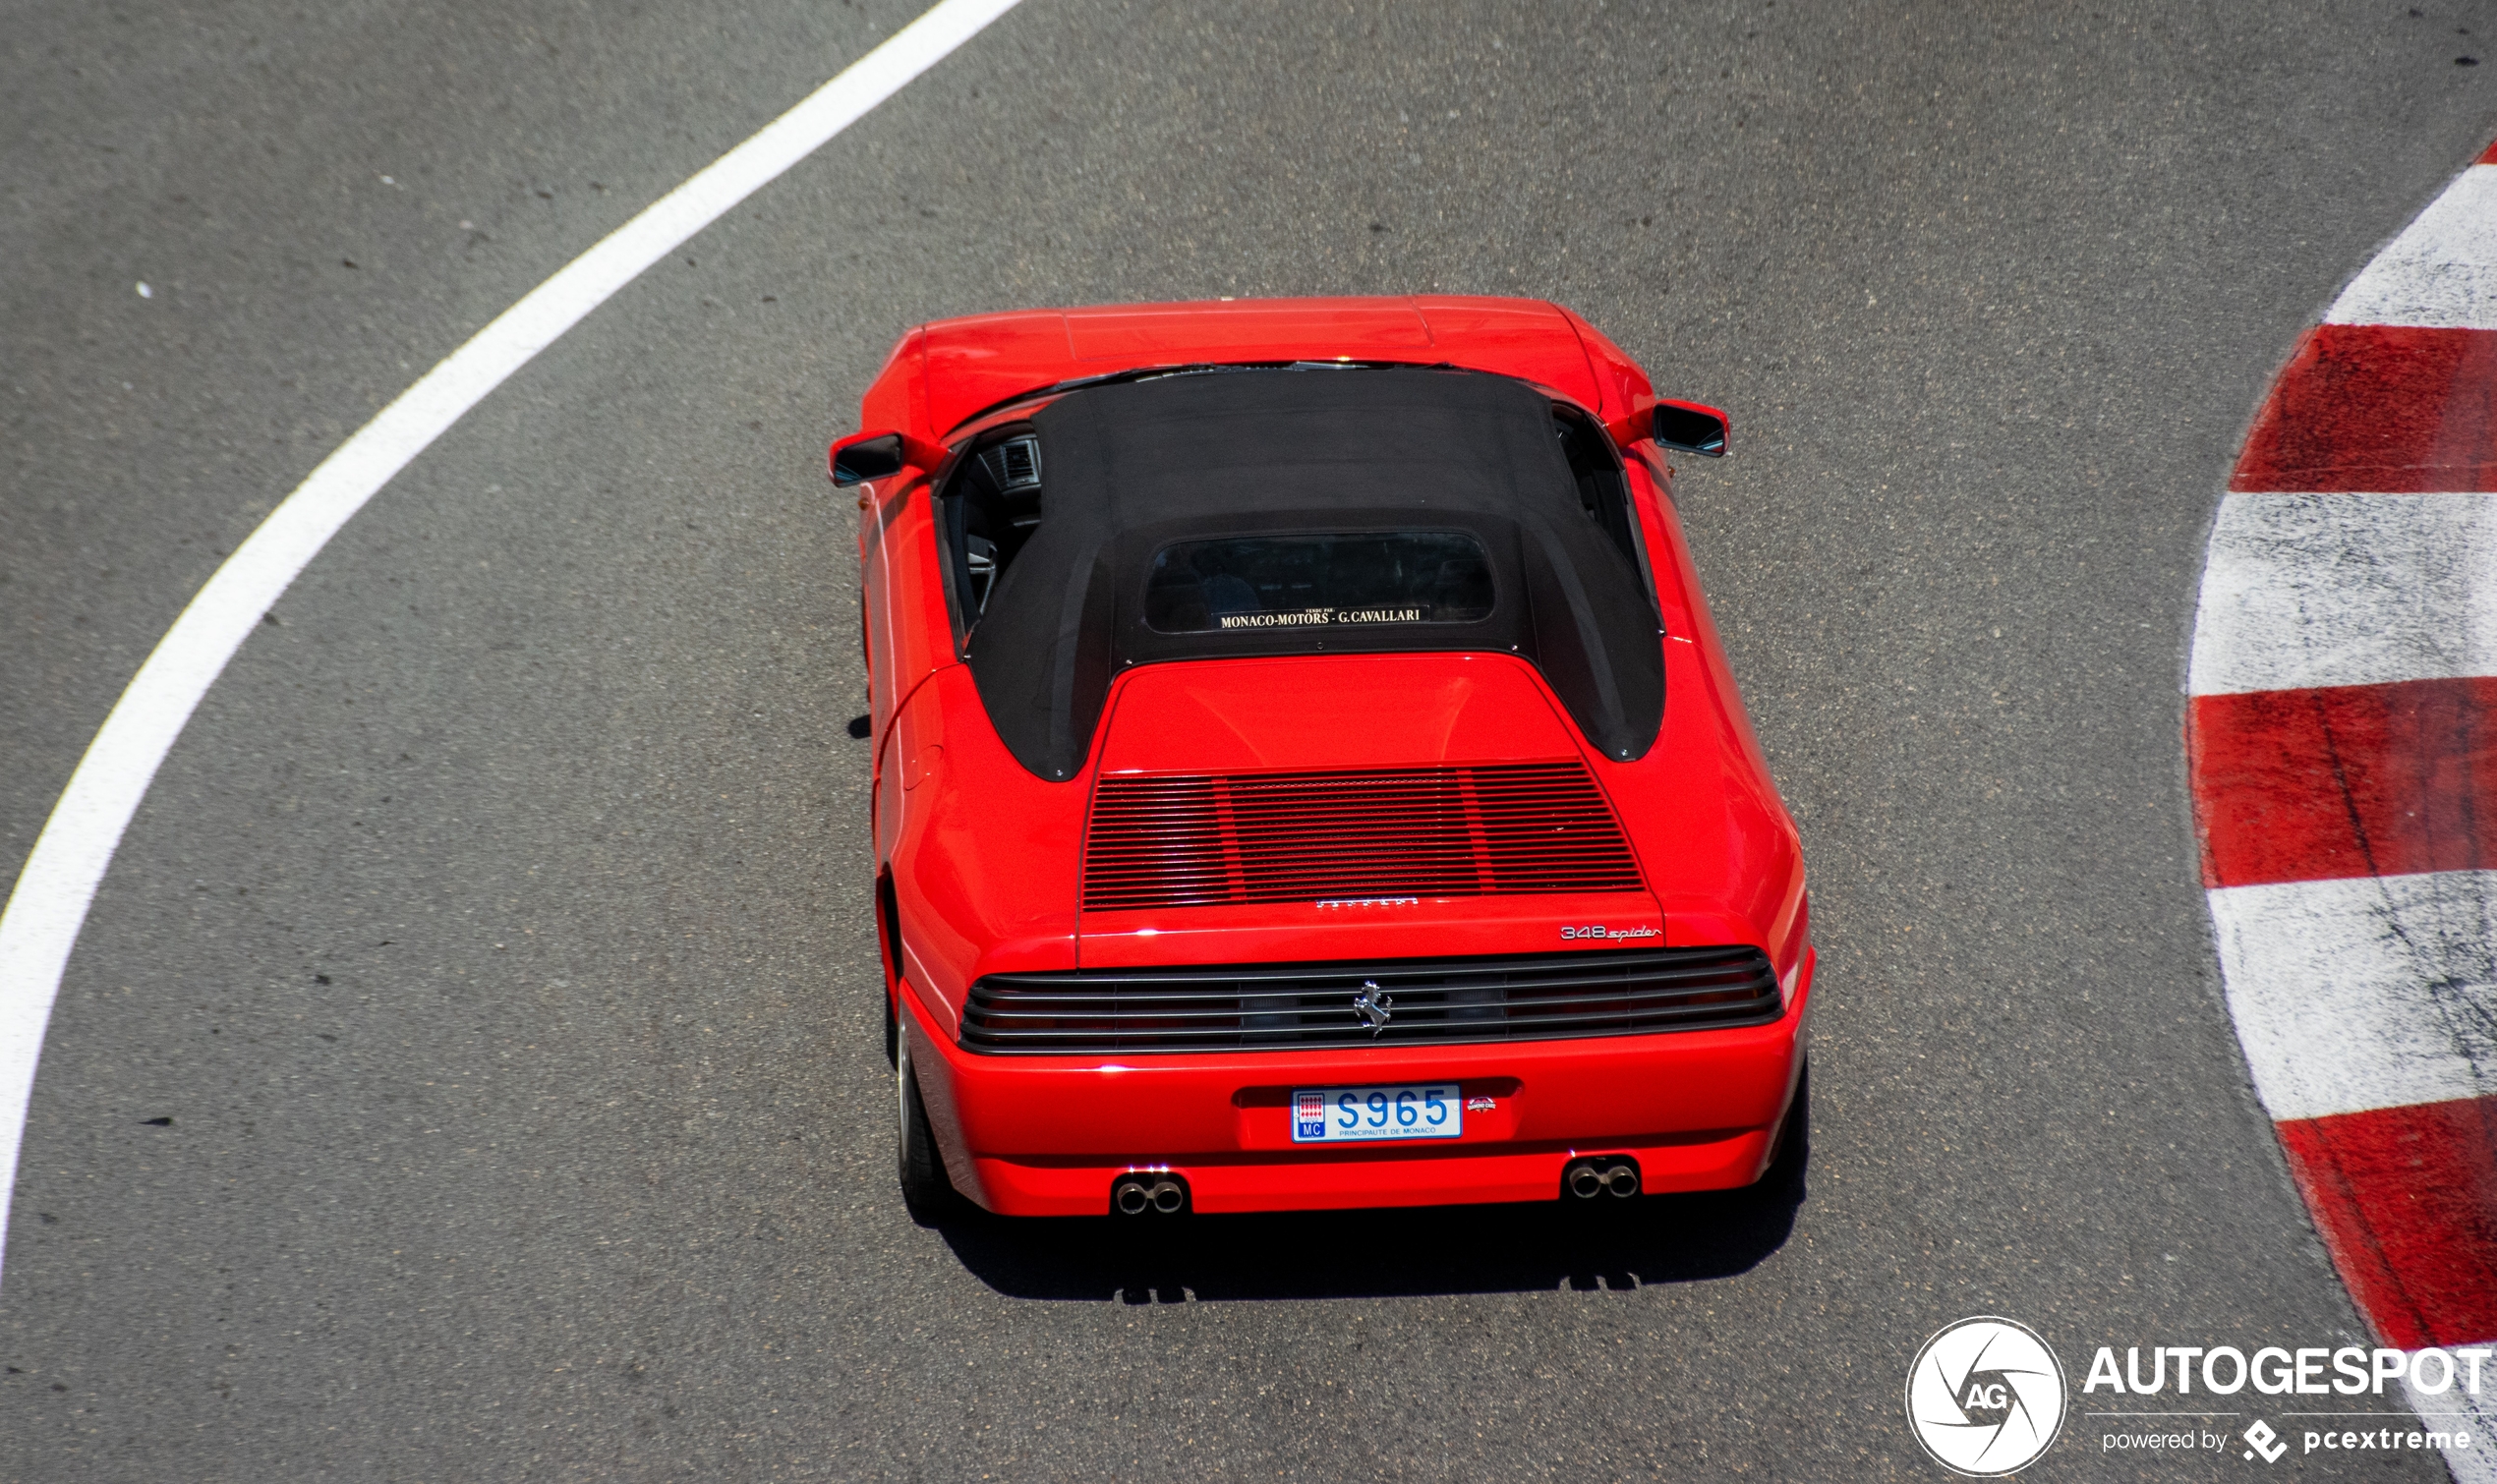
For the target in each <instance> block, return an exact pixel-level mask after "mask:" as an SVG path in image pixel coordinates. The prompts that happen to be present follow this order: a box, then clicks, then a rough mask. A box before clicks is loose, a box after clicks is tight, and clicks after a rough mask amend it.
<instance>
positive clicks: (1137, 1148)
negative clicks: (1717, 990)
mask: <svg viewBox="0 0 2497 1484" xmlns="http://www.w3.org/2000/svg"><path fill="white" fill-rule="evenodd" d="M1814 968H1815V963H1814V957H1813V954H1812V952H1811V950H1810V949H1806V951H1805V956H1804V962H1803V965H1802V970H1801V972H1800V973H1799V974H1797V975H1796V980H1795V986H1794V990H1793V993H1792V995H1791V996H1790V998H1789V1002H1788V1004H1787V1006H1786V1010H1785V1013H1784V1014H1783V1015H1782V1016H1781V1017H1779V1018H1778V1019H1777V1020H1775V1021H1773V1022H1771V1023H1770V1024H1768V1025H1762V1026H1751V1027H1745V1028H1741V1029H1734V1030H1709V1031H1680V1032H1673V1033H1669V1034H1665V1035H1655V1036H1618V1037H1602V1038H1595V1039H1589V1040H1580V1041H1542V1042H1518V1043H1499V1044H1491V1045H1481V1046H1443V1047H1400V1048H1396V1049H1393V1050H1380V1051H1325V1052H1262V1053H1254V1054H1229V1055H1209V1056H1131V1057H1128V1058H1126V1059H1125V1060H1120V1061H1114V1060H1108V1059H1105V1058H1102V1057H1097V1056H1085V1057H1077V1056H980V1055H974V1054H971V1053H967V1052H964V1051H963V1050H961V1049H960V1048H959V1047H958V1046H956V1045H955V1044H954V1043H953V1042H952V1041H951V1040H950V1039H948V1038H945V1037H943V1036H942V1035H940V1034H936V1033H933V1032H932V1030H931V1027H932V1026H933V1025H937V1024H941V1023H942V1022H940V1021H938V1020H937V1019H936V1017H934V1016H932V1015H930V1014H929V1013H928V1012H927V1011H926V1010H925V1009H924V1008H923V1007H921V1006H920V1005H919V1004H917V1003H916V1000H915V996H914V995H913V994H912V993H910V992H908V990H907V989H906V988H905V992H904V994H903V995H902V997H901V999H902V1004H903V1006H904V1008H905V1016H904V1023H905V1027H906V1034H908V1035H909V1037H910V1057H911V1064H912V1067H913V1068H914V1070H915V1072H916V1074H917V1077H918V1080H919V1087H920V1093H921V1096H922V1097H923V1098H924V1099H925V1100H926V1103H927V1107H928V1117H929V1121H930V1123H931V1124H932V1125H933V1127H934V1129H935V1132H936V1135H937V1141H938V1144H939V1145H940V1146H941V1147H942V1149H943V1150H944V1153H945V1163H946V1170H947V1172H948V1173H949V1174H950V1175H951V1176H952V1177H953V1180H954V1184H955V1187H956V1188H957V1189H958V1190H960V1191H961V1192H962V1193H963V1194H964V1195H966V1196H968V1197H970V1198H971V1199H972V1200H974V1201H976V1202H978V1203H979V1204H980V1205H981V1206H984V1207H986V1208H987V1209H989V1210H991V1211H994V1212H998V1213H1000V1214H1002V1215H1007V1216H1101V1215H1104V1214H1106V1213H1107V1212H1108V1211H1109V1202H1110V1186H1111V1182H1112V1181H1113V1180H1114V1179H1116V1178H1117V1176H1118V1175H1120V1174H1122V1173H1124V1172H1126V1171H1128V1170H1139V1169H1167V1170H1177V1171H1179V1172H1180V1173H1182V1174H1185V1175H1186V1176H1187V1177H1188V1181H1189V1185H1190V1190H1191V1193H1192V1196H1193V1199H1194V1204H1195V1209H1196V1210H1198V1211H1200V1212H1206V1213H1217V1212H1245V1211H1304V1210H1329V1209H1342V1208H1349V1207H1366V1206H1431V1205H1455V1204H1464V1203H1471V1202H1483V1201H1534V1200H1550V1199H1554V1198H1555V1197H1557V1196H1558V1195H1559V1193H1560V1182H1561V1170H1562V1168H1563V1167H1564V1166H1565V1165H1567V1164H1568V1162H1569V1161H1570V1160H1571V1159H1573V1158H1575V1157H1577V1156H1580V1155H1588V1154H1626V1155H1630V1156H1632V1157H1634V1158H1636V1159H1637V1160H1638V1161H1639V1165H1640V1170H1641V1173H1642V1176H1643V1180H1644V1183H1645V1185H1646V1188H1647V1189H1649V1190H1650V1191H1655V1192H1665V1191H1688V1190H1722V1189H1729V1188H1732V1187H1736V1186H1741V1185H1748V1184H1750V1183H1751V1182H1753V1181H1754V1180H1757V1179H1758V1178H1760V1175H1761V1173H1762V1171H1763V1170H1765V1169H1766V1168H1767V1166H1768V1163H1769V1158H1770V1153H1771V1147H1772V1146H1773V1144H1774V1142H1775V1138H1774V1136H1775V1134H1776V1131H1777V1127H1778V1124H1779V1122H1780V1120H1781V1119H1782V1118H1783V1117H1784V1115H1785V1113H1786V1109H1787V1107H1788V1105H1789V1102H1790V1100H1791V1099H1792V1097H1793V1093H1794V1087H1795V1080H1796V1077H1797V1074H1798V1073H1799V1072H1800V1070H1801V1067H1802V1063H1803V1056H1804V1053H1805V1050H1806V1047H1807V1045H1808V1041H1809V1031H1808V1027H1809V1023H1810V1018H1811V1009H1812V981H1813V972H1814ZM1446 1081H1454V1082H1456V1083H1457V1084H1458V1086H1459V1089H1460V1091H1461V1093H1462V1095H1463V1096H1464V1097H1465V1098H1466V1099H1467V1100H1468V1101H1469V1103H1470V1104H1477V1105H1478V1106H1476V1107H1475V1108H1473V1109H1471V1110H1470V1111H1469V1112H1468V1113H1466V1124H1465V1133H1464V1136H1463V1137H1462V1138H1458V1139H1450V1140H1444V1141H1440V1140H1434V1141H1431V1143H1429V1144H1428V1145H1426V1146H1423V1145H1417V1144H1412V1143H1406V1144H1389V1145H1350V1146H1344V1145H1337V1146H1317V1147H1312V1146H1295V1145H1294V1144H1293V1143H1292V1139H1291V1129H1290V1119H1289V1113H1290V1109H1289V1103H1290V1098H1291V1094H1292V1093H1293V1091H1294V1090H1295V1089H1297V1088H1308V1087H1345V1086H1359V1085H1372V1084H1379V1083H1399V1082H1446ZM1483 1099H1488V1100H1489V1102H1490V1106H1489V1107H1488V1108H1482V1107H1480V1106H1479V1103H1480V1100H1483Z"/></svg>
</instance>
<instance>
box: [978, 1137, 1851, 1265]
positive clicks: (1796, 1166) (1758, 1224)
mask: <svg viewBox="0 0 2497 1484" xmlns="http://www.w3.org/2000/svg"><path fill="white" fill-rule="evenodd" d="M1804 1156H1805V1151H1804V1150H1802V1149H1798V1150H1796V1151H1794V1154H1793V1157H1791V1158H1788V1159H1784V1160H1781V1161H1780V1162H1779V1168H1777V1169H1772V1170H1771V1171H1770V1174H1769V1177H1768V1178H1766V1179H1764V1180H1763V1181H1761V1183H1760V1184H1758V1185H1755V1186H1753V1187H1751V1188H1750V1189H1748V1190H1730V1191H1718V1192H1711V1193H1707V1194H1702V1195H1661V1196H1642V1197H1639V1198H1637V1199H1634V1200H1628V1201H1622V1200H1615V1199H1613V1198H1612V1197H1609V1196H1598V1197H1597V1198H1596V1200H1595V1201H1592V1202H1580V1201H1575V1200H1572V1201H1568V1202H1566V1203H1563V1202H1561V1201H1557V1200H1556V1201H1553V1202H1550V1203H1548V1204H1544V1203H1539V1204H1535V1205H1521V1206H1442V1207H1433V1208H1427V1209H1423V1210H1401V1211H1348V1212H1315V1213H1301V1214H1293V1215H1278V1216H1194V1217H1154V1216H1146V1217H1139V1218H1121V1219H1112V1218H1109V1217H1106V1216H1105V1217H1103V1218H1101V1219H1100V1220H1097V1221H1094V1220H1024V1221H1016V1220H1011V1219H1007V1218H1002V1217H994V1216H990V1215H988V1214H986V1213H985V1212H980V1211H976V1210H971V1211H965V1212H962V1213H960V1214H958V1215H956V1216H953V1217H950V1218H948V1219H947V1220H945V1221H943V1222H941V1223H940V1224H939V1226H938V1229H939V1231H940V1232H941V1234H942V1235H943V1236H944V1238H945V1240H946V1243H947V1245H949V1246H951V1247H952V1248H953V1249H954V1254H955V1256H956V1257H957V1258H958V1259H959V1260H960V1261H961V1263H962V1266H963V1267H965V1268H967V1269H969V1270H970V1271H971V1273H972V1275H973V1276H974V1277H976V1278H978V1279H979V1280H980V1281H981V1282H983V1283H985V1284H988V1285H989V1286H990V1287H992V1288H995V1289H996V1290H997V1291H998V1292H1000V1293H1004V1294H1007V1295H1008V1296H1010V1297H1014V1298H1035V1299H1061V1300H1065V1299H1078V1300H1094V1301H1101V1302H1123V1303H1132V1304H1144V1303H1185V1302H1190V1301H1191V1300H1192V1301H1196V1302H1213V1301H1218V1300H1237V1299H1272V1298H1379V1297H1416V1296H1423V1295H1429V1294H1445V1293H1515V1292H1526V1291H1532V1290H1537V1289H1542V1290H1553V1289H1572V1290H1576V1291H1580V1292H1594V1291H1612V1292H1626V1291H1629V1290H1631V1289H1634V1288H1640V1287H1645V1286H1647V1285H1649V1284H1682V1283H1697V1282H1701V1281H1703V1280H1707V1279H1713V1278H1730V1277H1732V1276H1733V1275H1735V1274H1737V1273H1742V1272H1746V1271H1748V1270H1750V1269H1752V1268H1754V1267H1757V1266H1758V1265H1759V1264H1760V1263H1762V1262H1763V1261H1765V1260H1767V1258H1768V1257H1769V1256H1770V1254H1771V1253H1773V1252H1775V1251H1776V1250H1777V1249H1778V1248H1780V1247H1782V1246H1784V1245H1785V1244H1786V1239H1787V1237H1788V1236H1790V1235H1791V1234H1792V1233H1793V1231H1794V1227H1795V1213H1796V1212H1797V1211H1798V1210H1799V1209H1800V1208H1801V1207H1802V1205H1803V1202H1804V1198H1805V1176H1806V1172H1807V1167H1808V1161H1807V1159H1806V1158H1805V1157H1804Z"/></svg>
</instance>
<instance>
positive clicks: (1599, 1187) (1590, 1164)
mask: <svg viewBox="0 0 2497 1484" xmlns="http://www.w3.org/2000/svg"><path fill="white" fill-rule="evenodd" d="M1561 1189H1563V1190H1565V1191H1567V1192H1569V1193H1570V1194H1571V1195H1574V1196H1576V1197H1578V1198H1579V1199H1580V1200H1582V1201H1592V1200H1594V1199H1595V1198H1596V1197H1597V1196H1599V1195H1613V1196H1618V1197H1620V1198H1621V1199H1623V1200H1627V1199H1629V1198H1630V1197H1631V1196H1634V1195H1637V1194H1638V1193H1639V1162H1638V1161H1637V1160H1634V1159H1632V1158H1630V1157H1629V1156H1628V1155H1626V1154H1614V1155H1597V1156H1595V1157H1594V1158H1592V1159H1584V1160H1572V1161H1570V1162H1569V1168H1567V1169H1566V1170H1562V1171H1561Z"/></svg>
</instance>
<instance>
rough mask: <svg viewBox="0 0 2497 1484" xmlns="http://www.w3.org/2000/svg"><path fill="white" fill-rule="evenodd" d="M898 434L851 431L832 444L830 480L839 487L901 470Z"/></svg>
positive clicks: (885, 478)
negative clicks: (831, 474)
mask: <svg viewBox="0 0 2497 1484" xmlns="http://www.w3.org/2000/svg"><path fill="white" fill-rule="evenodd" d="M901 465H902V453H901V434H900V433H898V432H861V433H852V434H851V435H850V436H848V437H845V438H843V439H842V440H841V441H840V442H838V443H835V444H834V445H833V483H834V484H835V485H839V486H841V487H842V488H843V489H846V488H848V487H849V486H850V485H860V484H864V483H866V482H867V481H869V480H887V479H891V478H893V477H894V476H895V475H897V474H900V472H901Z"/></svg>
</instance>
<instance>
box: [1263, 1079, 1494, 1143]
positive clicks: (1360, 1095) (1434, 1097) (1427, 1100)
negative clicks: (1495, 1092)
mask: <svg viewBox="0 0 2497 1484" xmlns="http://www.w3.org/2000/svg"><path fill="white" fill-rule="evenodd" d="M1463 1132H1465V1099H1463V1098H1461V1097H1459V1096H1458V1095H1457V1085H1456V1084H1455V1083H1453V1082H1428V1083H1413V1084H1408V1085H1406V1086H1402V1087H1311V1088H1303V1089H1301V1090H1299V1091H1297V1092H1295V1093H1293V1095H1292V1142H1293V1143H1295V1144H1360V1143H1368V1142H1371V1141H1374V1140H1379V1139H1453V1138H1455V1137H1456V1136H1457V1135H1459V1134H1461V1133H1463Z"/></svg>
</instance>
